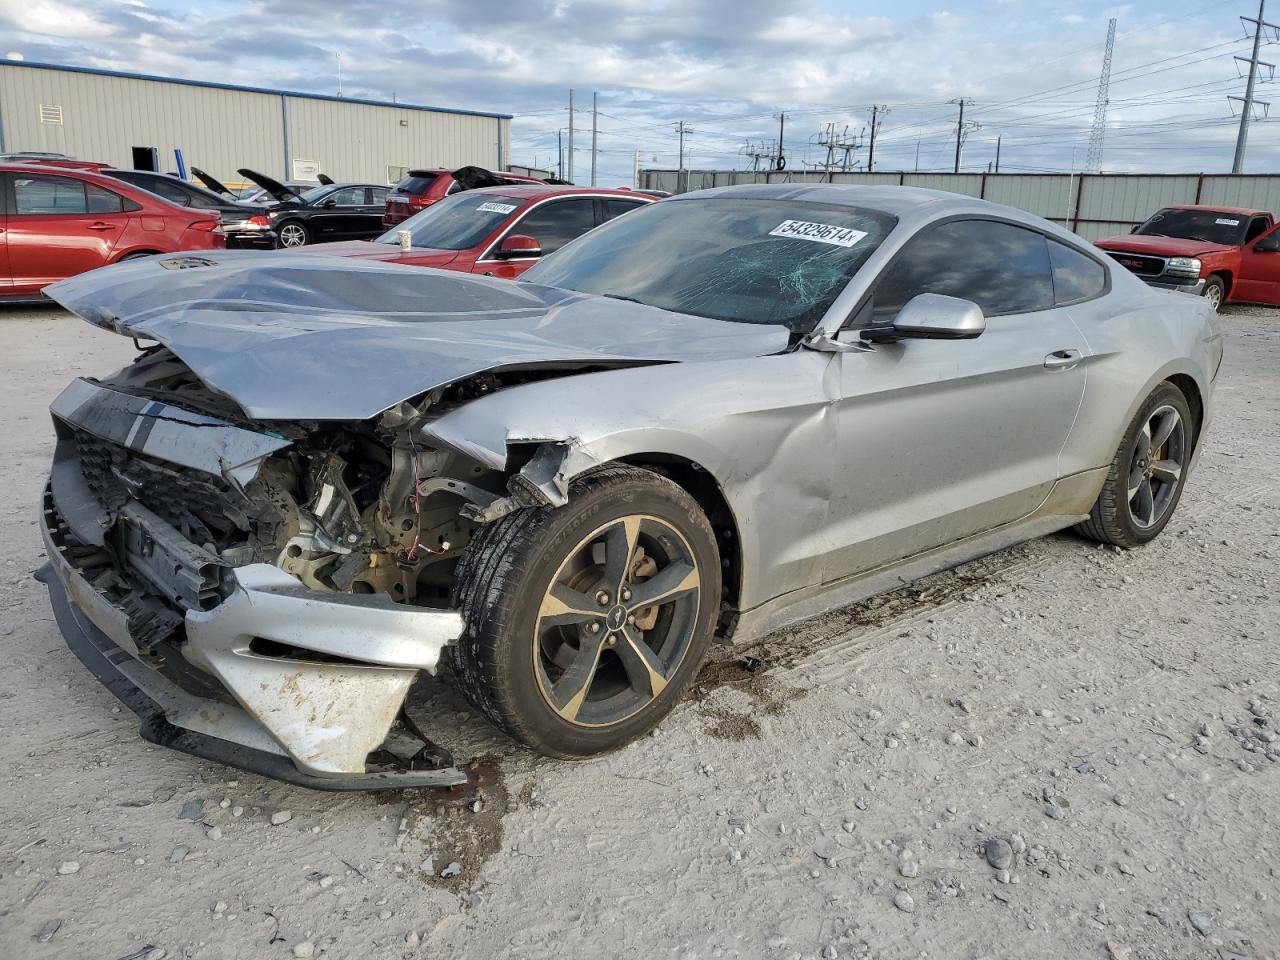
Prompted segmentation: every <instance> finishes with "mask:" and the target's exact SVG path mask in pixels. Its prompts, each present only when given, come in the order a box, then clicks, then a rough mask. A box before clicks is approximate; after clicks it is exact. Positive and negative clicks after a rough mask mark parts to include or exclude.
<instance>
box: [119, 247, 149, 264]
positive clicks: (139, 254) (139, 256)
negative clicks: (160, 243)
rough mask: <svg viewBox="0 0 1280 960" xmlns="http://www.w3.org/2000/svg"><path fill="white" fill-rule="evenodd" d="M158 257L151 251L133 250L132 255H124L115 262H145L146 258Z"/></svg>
mask: <svg viewBox="0 0 1280 960" xmlns="http://www.w3.org/2000/svg"><path fill="white" fill-rule="evenodd" d="M156 256H159V254H157V253H156V252H155V251H153V250H135V251H133V253H126V254H125V255H124V256H123V257H121V258H120V259H119V261H117V262H118V263H128V262H129V261H130V260H145V259H146V258H147V257H156Z"/></svg>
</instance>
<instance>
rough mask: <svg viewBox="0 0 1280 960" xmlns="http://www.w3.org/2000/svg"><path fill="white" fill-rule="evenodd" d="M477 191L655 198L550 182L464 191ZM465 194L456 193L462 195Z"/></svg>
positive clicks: (524, 196)
mask: <svg viewBox="0 0 1280 960" xmlns="http://www.w3.org/2000/svg"><path fill="white" fill-rule="evenodd" d="M476 193H488V194H497V195H498V196H502V197H511V198H513V199H515V198H519V199H521V200H541V199H542V198H543V197H555V196H559V195H560V194H570V195H572V196H589V197H630V198H631V199H632V200H643V201H652V200H654V199H655V198H653V197H649V196H646V195H644V194H642V193H636V192H635V191H634V190H619V189H618V188H616V187H565V186H560V185H558V184H549V183H528V184H525V183H519V184H511V185H509V186H503V187H477V188H476V189H475V190H467V191H464V194H465V195H466V196H471V195H472V194H476ZM462 195H463V194H454V196H462Z"/></svg>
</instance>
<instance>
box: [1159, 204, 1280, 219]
mask: <svg viewBox="0 0 1280 960" xmlns="http://www.w3.org/2000/svg"><path fill="white" fill-rule="evenodd" d="M1160 209H1161V210H1209V211H1212V212H1215V213H1234V214H1238V215H1239V216H1242V217H1262V216H1267V217H1269V216H1271V211H1270V210H1251V209H1249V208H1248V207H1220V206H1218V205H1217V204H1216V203H1171V204H1169V206H1167V207H1161V208H1160Z"/></svg>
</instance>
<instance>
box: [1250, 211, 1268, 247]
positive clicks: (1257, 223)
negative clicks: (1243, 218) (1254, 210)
mask: <svg viewBox="0 0 1280 960" xmlns="http://www.w3.org/2000/svg"><path fill="white" fill-rule="evenodd" d="M1269 226H1271V223H1270V222H1269V221H1268V220H1267V218H1266V217H1254V218H1253V219H1252V220H1251V221H1249V232H1248V233H1246V234H1245V235H1244V242H1245V243H1250V242H1252V241H1254V240H1257V239H1258V237H1260V236H1262V235H1263V234H1264V233H1266V232H1267V228H1268V227H1269Z"/></svg>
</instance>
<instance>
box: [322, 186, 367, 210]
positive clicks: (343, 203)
mask: <svg viewBox="0 0 1280 960" xmlns="http://www.w3.org/2000/svg"><path fill="white" fill-rule="evenodd" d="M330 201H333V203H334V204H335V205H336V206H339V207H358V206H361V205H363V204H364V187H347V188H346V189H345V190H335V191H333V193H331V194H329V195H328V196H327V197H325V198H324V200H322V201H321V203H328V202H330Z"/></svg>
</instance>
